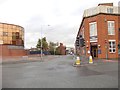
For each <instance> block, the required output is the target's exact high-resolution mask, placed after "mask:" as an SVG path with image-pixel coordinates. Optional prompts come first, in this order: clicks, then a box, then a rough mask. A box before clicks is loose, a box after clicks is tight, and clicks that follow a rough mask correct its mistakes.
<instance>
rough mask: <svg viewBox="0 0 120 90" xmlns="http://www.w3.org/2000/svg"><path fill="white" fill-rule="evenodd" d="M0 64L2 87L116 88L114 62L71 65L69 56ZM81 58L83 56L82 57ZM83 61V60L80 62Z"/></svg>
mask: <svg viewBox="0 0 120 90" xmlns="http://www.w3.org/2000/svg"><path fill="white" fill-rule="evenodd" d="M46 59H48V60H45V61H44V62H39V61H38V62H30V63H16V64H15V63H13V64H12V63H10V64H9V63H8V64H3V65H2V87H3V88H118V62H102V61H98V62H97V61H95V63H94V64H91V65H90V64H85V63H82V66H80V67H73V63H74V61H75V60H74V59H73V58H72V56H70V55H67V56H59V57H57V58H56V57H55V58H54V56H52V58H50V60H49V58H46ZM84 60H85V59H84ZM84 62H86V63H87V60H86V61H84Z"/></svg>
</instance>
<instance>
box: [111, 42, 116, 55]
mask: <svg viewBox="0 0 120 90" xmlns="http://www.w3.org/2000/svg"><path fill="white" fill-rule="evenodd" d="M109 52H110V53H115V52H116V41H115V40H109Z"/></svg>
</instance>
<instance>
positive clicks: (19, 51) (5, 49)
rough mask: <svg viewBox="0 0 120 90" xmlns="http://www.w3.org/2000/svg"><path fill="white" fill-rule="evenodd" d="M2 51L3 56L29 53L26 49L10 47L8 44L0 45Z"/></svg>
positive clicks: (0, 53)
mask: <svg viewBox="0 0 120 90" xmlns="http://www.w3.org/2000/svg"><path fill="white" fill-rule="evenodd" d="M0 51H1V52H0V55H1V56H2V57H5V56H25V55H27V52H26V51H25V50H24V49H9V48H8V45H0Z"/></svg>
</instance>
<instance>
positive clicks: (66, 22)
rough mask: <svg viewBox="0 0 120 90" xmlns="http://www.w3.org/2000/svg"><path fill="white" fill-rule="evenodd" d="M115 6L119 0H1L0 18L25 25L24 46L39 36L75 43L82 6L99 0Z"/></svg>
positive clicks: (85, 7)
mask: <svg viewBox="0 0 120 90" xmlns="http://www.w3.org/2000/svg"><path fill="white" fill-rule="evenodd" d="M111 2H113V4H114V5H115V6H118V2H119V0H0V22H3V23H10V24H17V25H20V26H22V27H24V29H25V48H31V47H35V46H36V44H37V41H38V38H41V31H42V37H44V36H45V37H46V38H47V41H53V42H62V43H63V44H64V45H66V46H67V47H74V42H75V37H76V35H77V32H78V29H79V26H80V24H81V20H82V16H83V12H84V10H85V9H88V8H91V7H96V6H97V5H98V4H99V3H111Z"/></svg>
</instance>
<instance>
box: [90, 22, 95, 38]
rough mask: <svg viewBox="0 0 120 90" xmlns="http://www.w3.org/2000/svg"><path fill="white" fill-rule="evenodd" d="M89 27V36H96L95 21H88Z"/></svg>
mask: <svg viewBox="0 0 120 90" xmlns="http://www.w3.org/2000/svg"><path fill="white" fill-rule="evenodd" d="M89 27H90V37H91V36H97V23H96V22H92V23H89Z"/></svg>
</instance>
